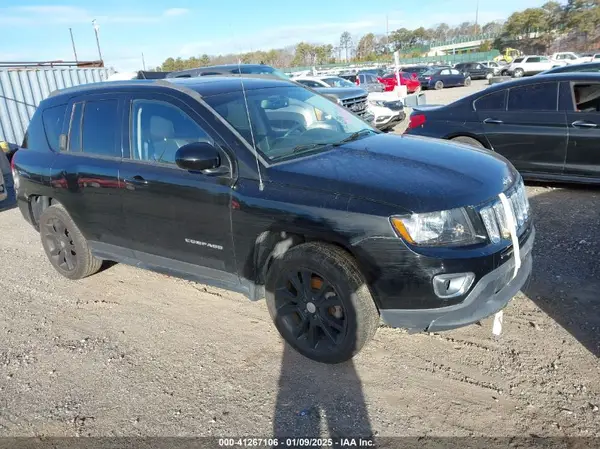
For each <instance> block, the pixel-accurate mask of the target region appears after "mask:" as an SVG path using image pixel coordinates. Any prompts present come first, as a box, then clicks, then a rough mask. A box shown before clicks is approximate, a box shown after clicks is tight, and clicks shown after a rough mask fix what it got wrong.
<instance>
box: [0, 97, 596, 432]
mask: <svg viewBox="0 0 600 449" xmlns="http://www.w3.org/2000/svg"><path fill="white" fill-rule="evenodd" d="M447 91H448V93H449V94H451V95H460V94H461V92H462V93H463V94H464V92H465V90H464V89H463V90H461V89H448V90H447ZM445 92H446V91H442V92H441V93H438V92H434V93H432V94H435V95H436V96H437V95H438V94H439V95H442V94H444V93H445ZM442 99H443V98H442ZM434 101H438V100H433V99H432V100H430V101H429V102H430V103H432V102H434ZM439 101H441V100H439ZM446 101H447V100H446ZM528 193H529V197H530V201H531V204H532V208H533V212H534V216H535V219H536V223H537V230H538V237H537V243H536V246H535V248H534V275H533V277H532V281H531V282H530V284H529V285H528V287H527V289H526V290H525V293H523V294H519V295H518V296H517V297H516V298H515V299H514V300H513V301H512V302H511V303H510V304H509V306H508V308H507V309H506V312H505V317H504V323H505V326H504V328H505V329H504V333H503V334H502V336H501V337H500V338H498V339H495V338H493V337H492V334H491V319H486V320H484V321H483V322H482V325H481V326H479V325H472V326H468V327H466V328H462V329H459V330H455V331H451V332H444V333H440V334H414V335H408V334H406V333H405V332H403V331H400V330H395V329H390V328H387V327H382V328H380V329H379V331H378V333H377V335H376V337H375V339H374V341H373V342H372V343H371V344H369V345H368V346H367V347H366V348H364V350H363V351H362V352H361V353H360V354H359V355H358V356H357V357H356V358H355V359H354V360H353V361H352V362H349V363H346V364H342V365H337V366H327V365H321V364H317V363H313V362H311V361H309V360H307V359H303V358H302V357H301V356H299V355H297V354H296V353H295V352H294V351H293V350H291V349H289V348H288V347H286V346H285V345H284V344H283V342H282V340H281V339H280V337H279V335H278V333H277V331H276V330H275V329H274V327H273V326H272V324H271V322H270V319H269V315H268V312H267V310H266V306H265V304H264V302H258V303H251V302H249V301H248V300H246V299H245V298H243V297H242V296H239V295H237V294H233V293H230V292H226V291H222V290H218V289H213V288H210V287H206V286H203V285H199V284H193V283H190V282H186V281H182V280H179V279H174V278H169V277H167V276H163V275H159V274H155V273H151V272H147V271H142V270H139V269H136V268H133V267H129V266H125V265H120V264H118V265H114V266H112V267H110V268H107V269H106V270H104V271H102V272H101V273H99V274H97V275H95V276H92V277H90V278H88V279H85V280H82V281H76V282H74V281H69V280H67V279H65V278H62V277H61V276H59V275H58V274H57V273H56V272H55V271H54V270H53V268H52V267H51V266H50V263H49V262H48V261H47V259H46V257H45V255H44V253H43V250H42V247H41V244H40V241H39V236H38V234H37V233H36V232H35V231H34V230H33V229H32V228H30V227H29V226H28V225H27V224H26V223H25V222H24V220H23V219H22V217H21V216H20V213H19V212H18V211H17V210H14V209H13V210H10V211H6V212H3V213H1V214H0V235H1V236H2V243H1V245H0V261H1V264H0V266H2V270H0V310H2V313H0V436H209V435H212V436H240V435H252V436H261V437H266V436H269V435H273V434H276V435H295V436H298V435H318V434H329V433H331V434H334V435H348V434H351V435H353V436H359V435H364V436H367V435H378V436H470V435H475V436H495V437H501V436H507V435H526V436H529V435H537V436H600V412H599V411H598V407H600V376H599V364H598V356H599V355H600V332H599V331H600V310H599V299H598V294H597V292H598V291H599V290H600V281H599V279H600V265H599V264H598V262H597V261H598V256H599V255H600V219H599V214H598V203H599V200H600V190H598V189H590V188H574V187H560V188H558V187H555V186H540V185H529V186H528Z"/></svg>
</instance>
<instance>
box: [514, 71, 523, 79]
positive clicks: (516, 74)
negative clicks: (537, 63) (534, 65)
mask: <svg viewBox="0 0 600 449" xmlns="http://www.w3.org/2000/svg"><path fill="white" fill-rule="evenodd" d="M523 75H525V71H524V70H523V69H515V71H514V73H513V76H514V77H515V78H521V77H522V76H523Z"/></svg>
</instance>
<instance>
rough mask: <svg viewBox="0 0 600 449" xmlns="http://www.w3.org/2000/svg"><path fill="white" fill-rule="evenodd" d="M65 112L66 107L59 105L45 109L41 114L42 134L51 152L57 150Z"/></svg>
mask: <svg viewBox="0 0 600 449" xmlns="http://www.w3.org/2000/svg"><path fill="white" fill-rule="evenodd" d="M66 112H67V105H66V104H61V105H59V106H54V107H51V108H47V109H45V110H44V112H43V113H42V122H43V123H44V132H45V133H46V139H47V140H48V146H49V147H50V148H51V149H52V150H53V151H58V150H59V139H60V135H61V133H62V129H63V124H64V121H65V114H66Z"/></svg>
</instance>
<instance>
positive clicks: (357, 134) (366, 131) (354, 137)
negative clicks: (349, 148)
mask: <svg viewBox="0 0 600 449" xmlns="http://www.w3.org/2000/svg"><path fill="white" fill-rule="evenodd" d="M371 133H373V134H375V131H373V130H372V129H369V128H365V129H361V130H360V131H356V132H355V133H352V134H350V135H349V136H348V137H346V138H345V139H342V140H340V141H339V142H336V143H334V144H332V145H333V146H338V145H343V144H345V143H347V142H352V141H353V140H357V139H360V138H361V137H362V136H366V135H367V134H371Z"/></svg>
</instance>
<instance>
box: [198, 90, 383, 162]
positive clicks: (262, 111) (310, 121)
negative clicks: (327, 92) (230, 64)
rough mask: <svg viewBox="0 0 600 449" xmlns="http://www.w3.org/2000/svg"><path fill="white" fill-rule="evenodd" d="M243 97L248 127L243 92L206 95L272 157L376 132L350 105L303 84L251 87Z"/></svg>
mask: <svg viewBox="0 0 600 449" xmlns="http://www.w3.org/2000/svg"><path fill="white" fill-rule="evenodd" d="M246 97H247V99H248V110H249V112H250V121H251V122H252V132H251V130H250V122H249V120H248V114H247V113H246V105H245V101H244V96H243V94H242V92H241V91H236V92H230V93H226V94H220V95H213V96H209V97H204V98H205V100H206V102H207V103H208V104H209V105H210V106H212V107H213V108H214V109H215V110H216V112H217V113H218V114H219V115H221V117H223V118H224V119H225V120H226V121H227V122H228V123H229V124H230V125H231V126H233V128H235V130H236V131H237V132H238V133H239V134H240V135H241V136H242V137H243V138H244V139H245V140H246V142H248V144H249V145H250V146H252V140H253V139H252V136H253V135H254V141H255V142H256V147H257V150H258V151H259V152H260V153H261V154H262V155H263V156H264V157H265V158H266V159H268V160H271V161H272V160H278V159H285V158H289V157H295V156H297V155H299V154H301V153H307V152H314V151H321V150H324V149H327V148H330V147H331V145H334V144H337V143H339V142H341V141H342V140H344V139H348V138H352V139H354V138H359V137H360V136H362V135H363V134H370V133H375V132H377V131H375V130H374V129H373V128H371V127H370V126H369V125H368V124H367V123H366V122H364V121H362V120H361V119H359V118H358V117H357V116H355V115H354V114H352V113H351V112H350V111H349V110H347V109H345V108H343V107H341V106H338V105H337V104H335V103H334V102H332V101H330V100H328V99H327V98H325V97H323V96H321V95H318V94H316V93H315V92H312V91H310V90H307V89H304V88H302V87H298V86H285V87H272V88H265V89H254V90H250V91H247V92H246ZM357 133H358V134H357Z"/></svg>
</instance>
